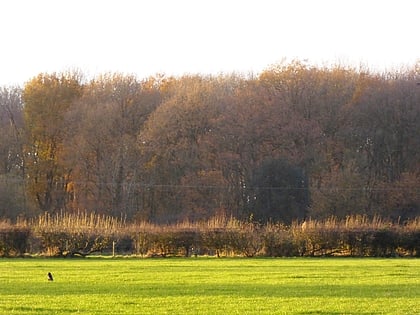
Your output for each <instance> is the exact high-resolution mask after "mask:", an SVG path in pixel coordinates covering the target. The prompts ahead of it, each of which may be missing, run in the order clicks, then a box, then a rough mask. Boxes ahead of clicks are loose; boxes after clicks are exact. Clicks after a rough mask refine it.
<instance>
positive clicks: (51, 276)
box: [48, 272, 54, 281]
mask: <svg viewBox="0 0 420 315" xmlns="http://www.w3.org/2000/svg"><path fill="white" fill-rule="evenodd" d="M48 281H54V278H53V275H52V274H51V272H49V273H48Z"/></svg>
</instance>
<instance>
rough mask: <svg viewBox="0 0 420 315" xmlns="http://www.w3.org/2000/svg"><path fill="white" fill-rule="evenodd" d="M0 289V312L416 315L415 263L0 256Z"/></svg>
mask: <svg viewBox="0 0 420 315" xmlns="http://www.w3.org/2000/svg"><path fill="white" fill-rule="evenodd" d="M49 271H51V272H52V273H53V275H54V277H55V280H54V282H48V281H47V276H46V274H47V272H49ZM0 284H1V286H0V297H1V298H0V314H37V315H39V314H154V315H156V314H187V313H189V314H224V315H226V314H420V311H419V308H418V306H419V305H420V260H417V259H367V258H363V259H355V258H334V259H331V258H322V259H310V258H287V259H268V258H263V259H262V258H255V259H240V258H236V259H235V258H222V259H216V258H170V259H128V258H120V259H106V258H94V257H92V258H86V259H69V260H66V259H41V258H36V259H1V260H0Z"/></svg>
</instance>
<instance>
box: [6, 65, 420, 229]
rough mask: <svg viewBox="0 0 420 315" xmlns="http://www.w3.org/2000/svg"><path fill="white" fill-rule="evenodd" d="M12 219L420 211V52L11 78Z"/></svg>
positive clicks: (284, 217) (268, 217) (271, 218)
mask: <svg viewBox="0 0 420 315" xmlns="http://www.w3.org/2000/svg"><path fill="white" fill-rule="evenodd" d="M0 135H1V136H0V217H1V218H6V219H10V220H16V219H17V218H22V217H24V218H31V217H32V218H33V217H37V216H39V215H42V214H43V213H49V214H52V215H53V214H54V213H77V212H78V211H87V212H92V213H96V214H101V215H107V216H113V217H124V220H128V221H133V222H134V221H136V220H138V221H147V222H152V223H155V224H160V223H175V222H180V221H185V220H188V221H191V222H195V221H200V220H208V219H210V218H213V217H217V216H226V217H232V218H237V219H238V220H253V221H255V222H283V223H284V224H290V223H291V222H293V221H295V220H304V219H307V218H312V219H317V220H324V219H326V218H329V217H336V218H338V219H344V218H346V217H348V216H352V215H363V216H368V217H374V216H381V217H384V218H389V219H390V220H409V219H412V218H415V217H418V216H420V150H419V149H420V137H419V135H420V63H419V62H417V63H416V64H414V65H412V66H409V67H406V68H401V69H395V70H391V71H384V72H381V73H379V72H375V71H372V70H369V68H367V67H359V68H353V67H350V66H346V65H333V66H314V65H311V64H308V63H306V62H303V61H299V60H294V61H291V62H288V63H286V62H281V63H279V64H275V65H272V66H270V67H268V68H267V69H266V70H264V71H263V72H262V73H260V74H258V75H253V74H248V75H243V74H234V73H233V74H220V75H201V74H197V75H183V76H179V77H173V76H166V75H164V74H157V75H155V76H152V77H148V78H145V79H139V78H137V77H136V76H134V75H127V74H121V73H107V74H103V75H100V76H96V77H94V78H90V79H87V78H86V77H85V76H84V74H83V73H82V72H80V71H69V72H62V73H41V74H39V75H38V76H36V77H34V78H31V79H29V80H28V81H27V82H26V83H25V84H24V86H22V87H10V86H4V87H0Z"/></svg>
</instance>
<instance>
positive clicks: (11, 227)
mask: <svg viewBox="0 0 420 315" xmlns="http://www.w3.org/2000/svg"><path fill="white" fill-rule="evenodd" d="M94 253H100V254H103V255H111V254H112V255H136V256H141V257H169V256H192V255H209V256H218V257H220V256H244V257H254V256H266V257H293V256H357V257H363V256H368V257H394V256H411V257H420V220H419V219H414V220H411V221H407V222H404V223H401V222H391V221H388V220H383V219H381V218H377V217H375V218H371V219H369V218H367V217H365V216H359V217H356V216H355V217H348V218H347V219H346V220H337V219H335V218H329V219H327V220H324V221H315V220H307V221H304V222H294V223H293V224H291V225H284V224H281V223H273V222H270V223H266V224H260V223H257V222H241V221H238V220H236V219H234V218H216V219H212V220H209V221H206V222H194V223H192V222H182V223H179V224H173V225H155V224H151V223H147V222H139V223H126V222H125V220H124V219H122V218H120V219H117V218H112V217H105V216H100V215H97V214H87V213H78V214H57V215H54V216H53V215H49V214H45V215H43V216H40V217H38V218H36V219H32V220H20V221H19V222H17V223H15V224H12V223H10V222H2V224H0V255H1V256H7V257H13V256H22V255H24V254H27V255H34V254H37V255H44V256H50V257H73V256H83V257H84V256H87V255H91V254H94Z"/></svg>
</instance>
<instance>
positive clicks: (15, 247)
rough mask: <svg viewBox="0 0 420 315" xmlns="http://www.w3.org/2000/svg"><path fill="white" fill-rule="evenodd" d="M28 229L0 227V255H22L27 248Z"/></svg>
mask: <svg viewBox="0 0 420 315" xmlns="http://www.w3.org/2000/svg"><path fill="white" fill-rule="evenodd" d="M29 236H30V230H29V229H27V228H22V227H14V226H10V227H2V228H0V256H3V257H13V256H22V255H23V254H24V253H25V252H26V250H27V249H28V243H29Z"/></svg>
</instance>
